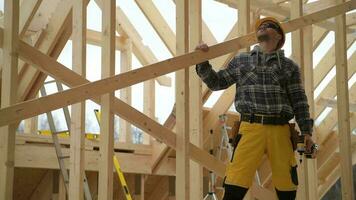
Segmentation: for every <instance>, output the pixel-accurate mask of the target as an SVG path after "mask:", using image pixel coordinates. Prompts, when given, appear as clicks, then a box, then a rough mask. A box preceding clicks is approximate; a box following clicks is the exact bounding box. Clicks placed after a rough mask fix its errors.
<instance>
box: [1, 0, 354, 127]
mask: <svg viewBox="0 0 356 200" xmlns="http://www.w3.org/2000/svg"><path fill="white" fill-rule="evenodd" d="M355 7H356V2H355V1H349V2H346V3H343V4H340V5H337V6H335V7H332V8H328V9H326V10H322V11H319V12H317V13H313V14H310V15H306V16H303V17H301V18H298V19H295V20H291V21H289V22H287V23H284V24H283V26H284V28H285V30H286V32H290V31H294V30H296V29H297V28H301V27H304V26H307V25H310V24H312V23H313V22H314V23H315V22H318V21H320V20H323V19H326V18H329V17H332V16H334V15H336V14H340V13H343V12H347V11H349V10H352V9H353V8H355ZM255 42H256V38H255V35H254V33H251V34H248V35H246V36H243V37H238V38H236V39H233V40H230V41H227V42H223V43H220V44H217V45H214V46H212V47H211V48H210V50H209V52H201V51H195V52H192V53H188V54H185V55H181V56H177V57H175V58H171V59H168V60H165V61H161V62H159V63H155V64H152V65H149V66H146V67H143V68H140V69H136V70H131V71H130V72H127V73H123V74H119V75H116V76H113V77H110V78H106V79H102V80H99V81H95V82H93V83H89V84H86V85H82V86H79V87H76V88H72V89H70V90H66V91H63V92H60V93H57V94H53V95H48V96H46V97H42V98H39V99H37V100H32V101H28V102H25V103H21V104H17V105H16V106H11V107H7V108H4V109H1V110H0V113H1V114H4V113H6V115H0V125H4V124H6V123H10V122H11V121H17V120H20V119H25V118H29V117H32V116H34V115H37V114H40V113H45V112H47V111H50V110H54V109H56V108H60V107H63V106H66V105H70V104H73V103H76V102H79V101H83V100H84V99H88V98H91V97H93V96H96V95H101V94H105V93H107V92H110V91H113V90H117V89H121V88H124V87H128V86H130V85H133V84H136V83H139V82H142V81H146V80H149V79H152V78H155V77H158V76H161V75H164V74H167V73H170V72H173V71H177V70H179V69H183V68H185V67H187V66H190V65H194V64H196V63H200V62H202V61H204V60H209V59H211V58H213V57H217V56H220V55H224V54H226V53H229V52H232V51H236V49H240V48H242V47H246V46H250V45H251V44H253V43H255ZM25 48H26V49H25ZM19 56H20V57H21V58H22V59H24V60H26V62H29V63H31V64H33V65H35V66H37V67H38V66H41V67H45V66H51V68H53V67H54V66H57V67H63V65H61V64H59V63H58V62H56V61H55V60H54V59H51V58H48V57H47V56H45V55H43V54H41V53H40V52H38V51H36V50H35V49H34V48H33V47H30V46H28V45H26V44H24V43H23V42H20V44H19ZM49 71H53V70H49ZM59 96H61V98H59ZM58 100H61V101H58ZM48 102H51V103H48ZM39 105H40V106H39ZM44 105H45V106H44ZM34 108H36V110H34ZM4 116H6V118H5V117H4Z"/></svg>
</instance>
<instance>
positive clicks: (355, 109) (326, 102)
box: [319, 98, 356, 112]
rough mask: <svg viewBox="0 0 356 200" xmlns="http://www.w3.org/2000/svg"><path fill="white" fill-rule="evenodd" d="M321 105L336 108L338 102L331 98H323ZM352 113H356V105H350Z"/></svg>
mask: <svg viewBox="0 0 356 200" xmlns="http://www.w3.org/2000/svg"><path fill="white" fill-rule="evenodd" d="M319 104H321V105H324V106H325V107H330V108H336V107H337V101H336V100H335V99H331V98H328V99H327V98H321V99H320V101H319ZM349 108H350V112H356V103H350V105H349Z"/></svg>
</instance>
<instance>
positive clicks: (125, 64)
mask: <svg viewBox="0 0 356 200" xmlns="http://www.w3.org/2000/svg"><path fill="white" fill-rule="evenodd" d="M131 67H132V43H131V40H130V39H129V38H126V40H125V48H124V50H122V51H121V54H120V69H121V70H120V73H124V72H127V71H130V70H131ZM131 98H132V95H131V87H127V88H124V89H122V90H120V99H122V100H123V101H124V102H125V103H127V104H129V105H131ZM119 124H120V125H119V127H120V129H119V130H120V131H119V134H120V135H119V141H120V142H128V143H132V133H131V124H130V123H128V122H127V121H125V120H123V119H121V118H120V120H119Z"/></svg>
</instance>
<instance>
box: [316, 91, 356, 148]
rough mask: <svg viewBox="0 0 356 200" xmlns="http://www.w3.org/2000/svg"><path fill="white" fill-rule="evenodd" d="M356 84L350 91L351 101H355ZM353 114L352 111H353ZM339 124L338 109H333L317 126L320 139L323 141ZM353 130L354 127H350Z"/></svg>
mask: <svg viewBox="0 0 356 200" xmlns="http://www.w3.org/2000/svg"><path fill="white" fill-rule="evenodd" d="M355 92H356V84H354V85H352V86H351V88H350V91H349V94H350V98H349V99H350V101H355V99H356V98H355V97H356V93H355ZM351 114H352V113H351ZM337 124H338V114H337V109H333V110H332V111H331V112H330V113H329V114H328V115H327V117H326V118H325V119H324V120H323V121H322V122H321V123H320V124H319V126H317V127H316V131H317V132H318V133H319V134H318V136H317V137H318V141H319V142H323V141H324V140H325V138H327V136H328V133H330V132H331V131H332V130H333V129H334V128H335V127H336V126H337ZM350 130H352V129H350Z"/></svg>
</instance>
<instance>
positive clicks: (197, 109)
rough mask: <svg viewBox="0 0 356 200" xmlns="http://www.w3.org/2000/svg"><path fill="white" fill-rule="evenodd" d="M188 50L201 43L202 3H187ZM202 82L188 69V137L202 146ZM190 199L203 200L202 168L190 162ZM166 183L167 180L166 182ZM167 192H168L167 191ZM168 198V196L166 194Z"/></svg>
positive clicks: (197, 0) (193, 71)
mask: <svg viewBox="0 0 356 200" xmlns="http://www.w3.org/2000/svg"><path fill="white" fill-rule="evenodd" d="M189 27H190V28H189V49H190V51H194V49H195V47H196V45H197V44H199V42H200V41H202V1H201V0H190V1H189ZM202 109H203V105H202V81H201V79H200V78H199V76H197V74H196V71H195V66H193V67H190V68H189V135H190V142H191V143H192V144H194V145H196V146H197V147H200V148H201V147H202V146H203V110H202ZM189 170H190V177H189V178H190V196H189V198H190V199H203V167H202V166H201V165H200V164H199V163H196V162H194V161H190V169H189ZM167 181H168V180H167ZM167 191H168V190H167ZM167 196H168V194H167Z"/></svg>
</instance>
